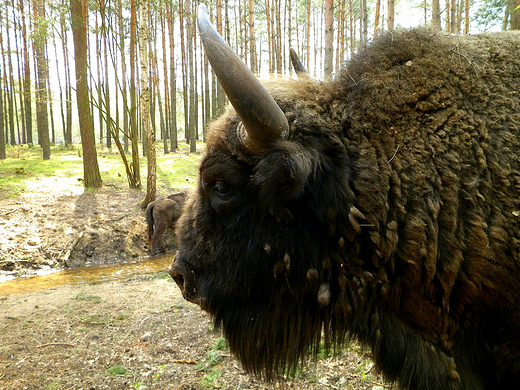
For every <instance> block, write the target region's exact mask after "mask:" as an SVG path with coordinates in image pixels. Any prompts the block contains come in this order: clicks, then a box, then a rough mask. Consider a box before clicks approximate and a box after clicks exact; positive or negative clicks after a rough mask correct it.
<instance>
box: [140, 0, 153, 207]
mask: <svg viewBox="0 0 520 390" xmlns="http://www.w3.org/2000/svg"><path fill="white" fill-rule="evenodd" d="M148 20H149V18H148V2H147V1H140V2H139V58H140V63H141V76H140V79H141V89H140V92H141V93H140V95H141V103H142V111H141V119H142V121H143V127H144V132H145V134H146V149H147V156H148V158H147V168H148V178H147V181H146V197H145V198H144V200H143V201H142V202H141V207H142V208H146V206H148V204H150V203H151V202H153V201H154V200H155V194H156V189H157V184H156V183H157V173H156V169H157V166H156V157H155V132H154V129H153V127H152V125H151V122H150V82H149V79H148V68H149V65H150V58H149V57H150V56H149V54H148V44H149V40H150V32H149V31H148V23H149V22H148Z"/></svg>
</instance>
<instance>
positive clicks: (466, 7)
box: [464, 0, 470, 35]
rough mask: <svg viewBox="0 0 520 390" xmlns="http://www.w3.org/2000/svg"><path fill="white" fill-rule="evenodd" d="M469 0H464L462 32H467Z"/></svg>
mask: <svg viewBox="0 0 520 390" xmlns="http://www.w3.org/2000/svg"><path fill="white" fill-rule="evenodd" d="M469 7H470V5H469V0H464V34H466V35H467V34H469V9H470V8H469Z"/></svg>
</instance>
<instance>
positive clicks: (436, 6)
mask: <svg viewBox="0 0 520 390" xmlns="http://www.w3.org/2000/svg"><path fill="white" fill-rule="evenodd" d="M432 28H433V29H434V30H436V31H439V30H440V29H441V6H440V3H439V0H432Z"/></svg>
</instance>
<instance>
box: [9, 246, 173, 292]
mask: <svg viewBox="0 0 520 390" xmlns="http://www.w3.org/2000/svg"><path fill="white" fill-rule="evenodd" d="M173 256H174V255H172V254H169V255H165V256H160V257H154V258H153V259H146V260H140V261H135V262H130V263H124V264H121V263H120V264H117V265H114V264H108V265H96V266H89V267H82V268H73V269H68V270H64V271H57V272H52V273H48V274H45V275H36V276H32V277H27V278H16V279H12V280H8V281H5V282H2V283H0V296H5V295H14V294H22V293H26V292H34V291H41V290H46V289H48V288H52V287H59V286H67V285H77V284H97V283H104V282H108V281H113V280H126V279H130V278H134V277H136V276H141V275H146V274H154V273H159V272H165V271H167V270H168V267H169V266H170V264H171V262H172V260H173Z"/></svg>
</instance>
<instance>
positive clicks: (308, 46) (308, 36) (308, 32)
mask: <svg viewBox="0 0 520 390" xmlns="http://www.w3.org/2000/svg"><path fill="white" fill-rule="evenodd" d="M305 32H306V36H305V44H306V50H305V51H306V52H307V64H306V68H307V70H310V61H311V0H307V27H306V30H305Z"/></svg>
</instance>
